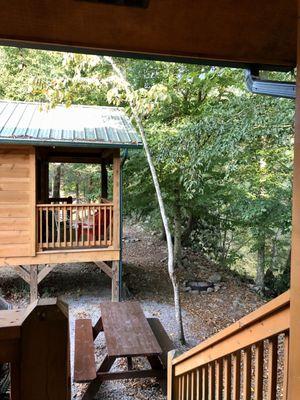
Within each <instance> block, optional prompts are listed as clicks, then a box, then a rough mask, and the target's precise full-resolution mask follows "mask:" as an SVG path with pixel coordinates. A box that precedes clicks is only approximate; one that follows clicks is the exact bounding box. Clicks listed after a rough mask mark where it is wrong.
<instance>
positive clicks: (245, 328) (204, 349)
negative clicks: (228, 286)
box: [168, 292, 290, 400]
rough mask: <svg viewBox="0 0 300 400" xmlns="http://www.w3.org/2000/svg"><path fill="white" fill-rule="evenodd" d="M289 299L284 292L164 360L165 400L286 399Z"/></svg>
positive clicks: (287, 294)
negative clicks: (192, 346)
mask: <svg viewBox="0 0 300 400" xmlns="http://www.w3.org/2000/svg"><path fill="white" fill-rule="evenodd" d="M289 328H290V301H289V292H286V293H284V294H283V295H281V296H279V297H278V298H276V299H274V300H273V301H271V302H269V303H267V304H266V305H264V306H263V307H261V308H260V309H258V310H256V311H254V312H253V313H251V314H249V315H247V316H246V317H244V318H243V319H241V320H240V321H238V322H236V323H235V324H233V325H231V326H229V327H228V328H226V329H224V330H223V331H221V332H219V333H218V334H216V335H215V336H213V337H212V338H210V339H208V340H206V341H204V342H203V343H201V344H200V345H198V346H196V347H195V348H193V349H191V350H189V351H188V352H186V353H184V354H182V355H180V356H178V357H176V358H172V355H171V354H170V355H169V363H168V400H223V399H224V400H225V399H226V400H240V399H243V400H251V399H255V400H262V399H268V400H276V399H283V400H286V399H287V396H288V394H287V391H288V359H289Z"/></svg>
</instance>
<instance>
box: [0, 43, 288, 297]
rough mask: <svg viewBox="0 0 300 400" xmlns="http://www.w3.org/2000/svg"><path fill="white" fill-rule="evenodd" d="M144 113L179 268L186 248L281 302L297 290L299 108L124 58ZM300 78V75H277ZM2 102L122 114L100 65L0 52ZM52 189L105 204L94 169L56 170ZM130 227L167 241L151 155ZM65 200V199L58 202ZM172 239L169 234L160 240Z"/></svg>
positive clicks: (229, 78) (116, 91)
mask: <svg viewBox="0 0 300 400" xmlns="http://www.w3.org/2000/svg"><path fill="white" fill-rule="evenodd" d="M115 61H116V62H117V63H118V65H119V66H120V67H121V68H122V69H123V71H125V73H126V78H127V80H128V81H129V82H130V84H131V85H132V87H133V89H134V96H135V97H136V99H138V104H139V108H140V109H139V114H140V115H141V117H142V122H143V125H144V127H145V130H146V134H147V140H148V143H149V146H150V150H151V153H152V157H153V160H154V163H155V167H156V170H157V173H158V177H159V181H160V184H161V188H162V192H163V198H164V201H165V204H166V207H167V213H168V217H169V220H170V221H171V224H170V225H171V227H172V234H173V240H174V252H175V261H176V265H177V267H178V268H188V265H187V264H186V263H185V251H186V249H189V248H190V249H193V250H194V251H199V252H201V253H203V254H204V255H205V256H207V257H208V258H209V259H211V260H212V261H215V262H216V263H218V264H219V265H221V266H222V267H223V268H224V269H226V268H230V269H232V270H235V271H237V273H239V274H240V275H242V276H247V277H249V278H250V279H253V280H254V281H255V285H256V287H257V288H258V290H260V291H263V292H264V293H266V294H268V295H277V294H279V293H281V292H282V291H284V290H286V289H287V288H288V286H289V269H290V247H291V243H290V240H291V237H290V236H291V195H292V163H293V152H292V149H293V119H294V106H295V105H294V102H293V101H292V100H287V99H278V98H271V97H263V96H257V95H252V94H251V93H249V92H248V91H247V89H246V87H245V79H244V72H243V71H241V70H237V69H230V68H219V67H208V66H199V65H186V64H179V63H164V62H156V61H145V60H129V59H117V58H116V59H115ZM269 77H271V78H273V79H280V80H292V79H293V78H294V77H293V76H292V74H280V73H273V74H271V75H269ZM0 98H1V99H10V100H21V101H42V102H46V103H48V104H49V107H51V106H55V105H56V104H60V103H64V104H66V106H69V105H71V104H89V105H90V104H92V105H98V106H108V105H109V106H111V105H114V106H119V107H124V108H125V109H126V111H127V112H128V113H129V115H130V110H129V108H128V104H127V99H126V98H125V96H124V93H123V91H122V90H121V89H120V86H119V85H118V81H117V79H116V77H114V76H113V74H112V71H111V68H110V66H109V65H108V64H107V63H106V62H105V60H103V58H101V57H96V56H88V55H80V54H66V53H59V52H45V51H40V50H26V49H18V48H5V47H1V48H0ZM50 178H51V179H50V186H51V187H50V191H52V192H53V191H56V192H57V190H59V191H60V192H61V194H63V195H72V196H73V197H74V198H76V199H77V201H94V200H99V197H100V195H101V193H100V188H101V183H100V182H101V174H100V171H99V167H98V166H95V165H82V164H64V165H55V164H54V165H52V168H51V171H50ZM123 179H124V193H123V195H124V212H125V215H126V217H127V218H128V220H129V219H130V221H134V222H138V223H140V224H143V226H145V227H147V229H151V230H152V231H155V232H163V229H162V223H161V218H160V214H159V209H158V206H157V201H156V198H155V192H154V188H153V184H152V180H151V175H150V172H149V168H148V165H147V161H146V158H145V154H144V152H143V151H130V152H129V154H128V160H127V161H126V162H125V164H124V172H123ZM56 194H57V193H56ZM162 234H163V233H162Z"/></svg>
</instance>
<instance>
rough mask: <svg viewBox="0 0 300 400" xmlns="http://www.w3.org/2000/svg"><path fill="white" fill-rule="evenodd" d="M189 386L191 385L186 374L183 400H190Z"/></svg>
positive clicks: (188, 375)
mask: <svg viewBox="0 0 300 400" xmlns="http://www.w3.org/2000/svg"><path fill="white" fill-rule="evenodd" d="M190 385H191V378H190V374H186V391H185V400H191V397H190Z"/></svg>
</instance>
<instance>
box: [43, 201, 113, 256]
mask: <svg viewBox="0 0 300 400" xmlns="http://www.w3.org/2000/svg"><path fill="white" fill-rule="evenodd" d="M112 235H113V204H112V203H104V204H40V205H38V206H37V242H38V250H39V251H45V250H54V249H76V248H77V249H80V248H97V247H108V246H111V245H112V243H113V238H112Z"/></svg>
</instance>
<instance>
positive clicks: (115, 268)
mask: <svg viewBox="0 0 300 400" xmlns="http://www.w3.org/2000/svg"><path fill="white" fill-rule="evenodd" d="M120 175H121V158H120V151H119V150H118V151H116V152H115V153H114V158H113V203H114V216H113V247H114V250H118V251H119V260H117V261H113V263H112V301H119V300H120V287H119V283H120V279H119V278H120V277H119V270H120V252H121V248H120V247H121V245H120V224H121V219H120V197H121V190H120Z"/></svg>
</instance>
